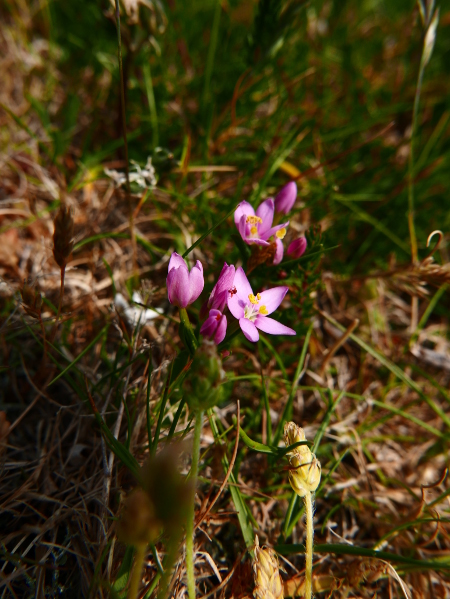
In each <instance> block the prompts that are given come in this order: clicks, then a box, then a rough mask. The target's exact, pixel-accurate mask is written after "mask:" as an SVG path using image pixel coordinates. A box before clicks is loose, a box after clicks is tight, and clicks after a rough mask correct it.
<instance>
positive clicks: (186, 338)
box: [179, 308, 198, 357]
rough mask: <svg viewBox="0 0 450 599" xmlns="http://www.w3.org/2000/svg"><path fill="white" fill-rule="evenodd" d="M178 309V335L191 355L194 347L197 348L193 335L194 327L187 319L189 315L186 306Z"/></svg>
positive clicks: (195, 338) (193, 352)
mask: <svg viewBox="0 0 450 599" xmlns="http://www.w3.org/2000/svg"><path fill="white" fill-rule="evenodd" d="M179 310H180V320H181V326H180V336H181V338H182V340H183V342H184V344H185V345H186V347H187V349H188V351H189V353H190V354H191V356H192V357H193V356H194V354H195V351H196V349H197V348H198V341H197V337H196V336H195V333H194V329H193V328H192V325H191V323H190V321H189V316H188V313H187V310H186V308H179Z"/></svg>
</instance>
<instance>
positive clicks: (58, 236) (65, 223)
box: [53, 204, 73, 268]
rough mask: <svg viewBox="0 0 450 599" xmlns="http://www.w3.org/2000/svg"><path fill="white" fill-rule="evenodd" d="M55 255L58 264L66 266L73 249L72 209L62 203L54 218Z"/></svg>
mask: <svg viewBox="0 0 450 599" xmlns="http://www.w3.org/2000/svg"><path fill="white" fill-rule="evenodd" d="M54 225H55V231H54V233H53V256H54V258H55V261H56V263H57V265H58V266H59V267H60V268H64V267H65V266H66V264H67V262H68V260H69V256H70V254H71V253H72V250H73V217H72V209H71V208H67V206H65V205H64V204H61V206H60V208H59V210H58V214H57V215H56V217H55V220H54Z"/></svg>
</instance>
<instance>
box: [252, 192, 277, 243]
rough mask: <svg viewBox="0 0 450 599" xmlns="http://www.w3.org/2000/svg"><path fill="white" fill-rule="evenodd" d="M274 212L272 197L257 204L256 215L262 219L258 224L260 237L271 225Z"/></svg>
mask: <svg viewBox="0 0 450 599" xmlns="http://www.w3.org/2000/svg"><path fill="white" fill-rule="evenodd" d="M274 212H275V206H274V203H273V200H272V198H268V199H267V200H265V201H264V202H263V203H262V204H260V205H259V206H258V208H257V210H256V216H259V218H261V219H262V223H261V224H260V225H259V234H260V237H262V236H263V233H264V232H265V231H267V230H268V229H270V227H271V226H272V223H273V214H274Z"/></svg>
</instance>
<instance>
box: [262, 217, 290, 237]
mask: <svg viewBox="0 0 450 599" xmlns="http://www.w3.org/2000/svg"><path fill="white" fill-rule="evenodd" d="M288 225H289V221H287V223H283V224H281V225H276V226H275V227H272V228H271V229H268V230H267V231H264V233H263V234H262V235H261V237H262V238H263V239H269V237H272V235H275V233H276V232H277V231H279V230H280V229H285V228H286V227H287V226H288Z"/></svg>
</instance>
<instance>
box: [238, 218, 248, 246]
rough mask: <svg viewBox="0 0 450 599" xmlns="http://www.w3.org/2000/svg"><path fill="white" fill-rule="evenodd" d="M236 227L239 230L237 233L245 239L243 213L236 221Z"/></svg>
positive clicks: (245, 223)
mask: <svg viewBox="0 0 450 599" xmlns="http://www.w3.org/2000/svg"><path fill="white" fill-rule="evenodd" d="M237 228H238V231H239V235H240V236H241V237H242V239H244V241H245V239H246V237H247V217H246V216H245V214H243V215H242V216H241V218H240V220H239V221H238V223H237Z"/></svg>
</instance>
